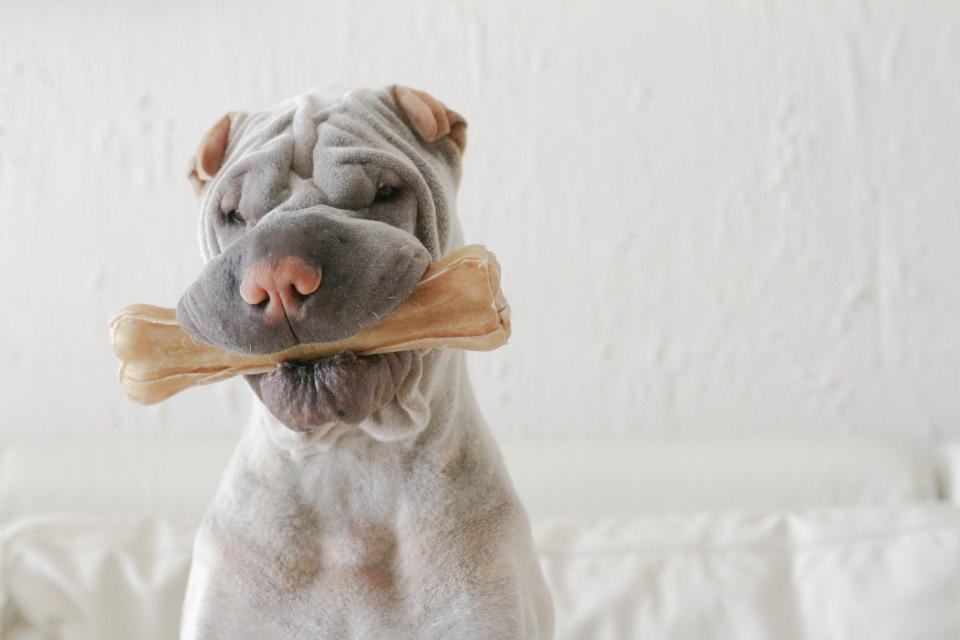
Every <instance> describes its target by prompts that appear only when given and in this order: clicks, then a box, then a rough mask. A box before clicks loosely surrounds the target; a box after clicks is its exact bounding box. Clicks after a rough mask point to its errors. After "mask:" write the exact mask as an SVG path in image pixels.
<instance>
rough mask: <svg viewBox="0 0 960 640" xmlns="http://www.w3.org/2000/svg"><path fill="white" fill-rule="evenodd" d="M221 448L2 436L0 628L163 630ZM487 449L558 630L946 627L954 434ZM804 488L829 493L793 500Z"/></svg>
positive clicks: (893, 635)
mask: <svg viewBox="0 0 960 640" xmlns="http://www.w3.org/2000/svg"><path fill="white" fill-rule="evenodd" d="M232 448H233V443H231V442H206V443H196V442H194V443H174V442H171V443H151V444H124V443H116V444H98V445H73V444H66V445H50V444H43V445H40V444H31V445H27V444H21V445H16V446H7V447H4V448H3V449H2V451H0V603H2V605H0V606H2V608H0V611H2V616H0V620H2V624H0V638H3V639H4V640H40V639H43V640H121V639H122V640H161V639H164V640H172V639H174V638H176V629H177V622H178V618H179V608H180V604H181V600H182V597H183V589H184V585H185V581H186V575H187V570H188V564H189V560H190V551H191V545H192V539H193V531H194V528H195V526H196V523H197V521H198V520H199V516H200V513H201V512H202V509H203V507H204V505H205V504H206V502H207V501H208V500H209V496H210V494H211V493H212V491H213V488H214V486H215V484H216V482H217V481H218V479H219V477H220V475H221V473H222V468H223V466H224V465H225V464H226V460H227V458H228V457H229V455H230V451H231V449H232ZM503 450H504V455H505V458H506V460H507V463H508V466H509V467H510V471H511V474H512V475H513V477H514V481H515V484H516V486H517V489H518V492H519V493H520V495H521V498H522V499H523V501H524V502H525V504H526V506H527V508H528V510H529V511H530V512H531V513H532V514H533V515H534V519H533V520H534V521H533V528H534V538H535V541H536V543H537V547H538V549H539V553H540V560H541V563H542V566H543V568H544V571H545V575H546V578H547V580H548V582H549V584H550V587H551V589H552V591H553V594H554V599H555V603H556V611H557V636H556V637H557V640H581V639H582V640H614V639H616V640H622V639H632V638H669V639H670V640H683V639H686V638H691V639H693V638H696V639H697V640H701V639H704V640H711V639H725V638H730V639H734V638H735V639H736V640H751V639H753V638H758V639H759V638H777V639H778V640H780V639H785V640H792V639H793V638H804V639H811V640H818V639H821V638H822V639H824V640H843V639H846V638H850V639H855V640H860V639H861V638H871V640H872V639H874V638H884V639H887V640H897V639H900V638H903V639H904V640H907V639H909V640H940V639H944V640H945V639H947V638H951V639H956V638H960V506H957V505H949V504H946V503H940V504H936V503H932V502H931V501H932V500H933V499H934V498H935V497H936V495H937V485H938V482H939V483H940V484H941V485H943V486H944V487H946V488H949V487H950V483H951V480H950V479H951V478H954V479H955V478H957V477H960V476H958V474H957V470H960V454H958V452H960V449H958V448H957V447H956V446H953V447H946V448H945V449H944V450H943V454H942V455H941V456H940V457H939V459H938V458H937V456H935V455H933V454H927V453H924V452H922V451H917V450H913V449H900V448H898V446H897V445H896V444H894V443H888V442H883V441H868V440H862V439H856V440H853V439H851V440H847V439H842V438H832V439H826V438H825V439H820V440H819V441H818V440H817V439H814V438H811V439H778V440H740V439H738V440H731V441H716V440H711V441H706V440H699V441H692V440H691V441H683V440H677V441H672V442H671V441H656V440H646V441H629V442H609V441H608V442H605V443H604V442H597V443H585V442H579V443H571V442H566V443H564V442H559V443H550V444H549V445H543V446H537V447H533V446H527V445H512V444H507V445H505V446H504V447H503ZM951 468H952V469H953V471H952V472H951V471H950V469H951ZM938 474H939V475H938ZM954 482H955V480H954ZM954 495H960V492H956V493H954ZM817 502H820V503H822V504H823V505H832V506H833V508H830V509H823V508H820V509H815V510H810V509H808V510H800V511H798V510H797V509H795V507H798V506H803V505H805V504H807V505H809V504H815V503H817ZM738 503H740V504H743V505H750V506H752V507H753V508H754V511H753V512H747V511H745V510H744V509H743V508H742V507H741V508H739V509H737V510H730V509H728V508H730V507H733V506H736V505H737V504H738ZM837 505H845V506H844V507H843V508H840V507H838V506H837ZM695 508H703V509H709V510H701V511H696V510H692V509H695ZM658 509H660V510H661V511H667V510H669V511H673V513H672V515H663V514H658V513H655V511H656V510H658ZM721 509H727V510H721ZM614 516H619V517H614Z"/></svg>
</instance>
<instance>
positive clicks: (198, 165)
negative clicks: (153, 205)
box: [187, 111, 244, 196]
mask: <svg viewBox="0 0 960 640" xmlns="http://www.w3.org/2000/svg"><path fill="white" fill-rule="evenodd" d="M243 116H244V114H243V113H241V112H240V111H231V112H230V113H228V114H227V115H225V116H223V117H222V118H220V119H219V120H218V121H217V123H216V124H215V125H213V126H212V127H210V130H209V131H207V133H206V135H204V136H203V139H202V140H201V141H200V146H199V147H197V152H196V153H194V154H193V157H192V158H190V164H189V166H188V167H187V179H188V180H189V181H190V184H192V185H193V190H194V191H195V192H196V194H197V195H198V196H199V195H200V194H201V193H203V188H204V187H205V186H207V183H208V182H209V181H210V180H212V179H213V176H215V175H217V171H219V170H220V167H221V166H222V165H223V158H224V156H225V155H226V151H227V142H229V140H230V127H231V126H233V124H234V123H235V122H237V121H238V120H239V119H240V118H242V117H243Z"/></svg>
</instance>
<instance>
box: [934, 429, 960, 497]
mask: <svg viewBox="0 0 960 640" xmlns="http://www.w3.org/2000/svg"><path fill="white" fill-rule="evenodd" d="M938 475H939V476H940V483H941V485H942V488H941V492H942V493H943V497H944V498H946V499H947V500H950V501H951V502H955V503H957V504H960V440H954V441H951V442H948V443H946V444H944V445H943V446H941V447H940V468H939V471H938Z"/></svg>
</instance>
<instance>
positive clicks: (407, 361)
mask: <svg viewBox="0 0 960 640" xmlns="http://www.w3.org/2000/svg"><path fill="white" fill-rule="evenodd" d="M420 357H421V352H419V351H398V352H396V353H385V354H380V355H373V356H361V355H357V354H356V353H353V352H352V351H346V352H343V353H338V354H336V355H333V356H328V357H325V358H319V359H316V360H286V361H284V362H280V363H278V364H277V366H276V368H275V369H274V370H273V371H269V372H267V373H259V374H255V375H248V376H246V378H247V382H249V384H250V386H251V387H252V388H253V390H254V392H255V393H256V394H257V395H258V396H259V397H260V399H261V400H262V401H263V403H264V405H266V407H267V408H268V409H269V410H270V412H271V413H272V414H273V415H274V416H275V417H276V418H277V419H278V420H279V421H280V422H282V423H283V424H284V425H286V426H287V427H289V428H290V429H293V430H294V431H313V430H315V429H319V428H322V427H325V426H329V425H331V424H333V423H341V424H346V425H355V424H359V423H360V422H363V420H365V419H366V418H367V417H368V416H370V415H371V414H373V413H374V412H376V411H378V410H379V409H381V408H383V407H384V406H385V405H387V404H388V403H389V402H391V401H392V400H393V399H394V397H395V396H396V395H397V392H398V390H399V389H400V387H401V386H402V385H403V382H404V380H406V378H407V376H408V375H409V374H410V372H411V370H412V369H413V368H414V367H415V365H419V362H418V359H419V358H420Z"/></svg>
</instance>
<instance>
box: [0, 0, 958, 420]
mask: <svg viewBox="0 0 960 640" xmlns="http://www.w3.org/2000/svg"><path fill="white" fill-rule="evenodd" d="M238 7H239V8H238ZM2 14H3V16H4V17H3V26H2V27H0V31H2V36H3V37H2V38H0V267H2V271H3V276H2V278H0V301H2V302H3V305H4V308H3V310H2V311H0V335H2V336H3V341H2V343H0V359H2V362H3V363H4V365H5V366H4V367H3V370H2V372H0V394H2V399H3V406H4V408H3V411H2V416H3V417H2V424H0V438H4V439H8V438H11V437H34V436H36V437H48V436H58V437H59V436H70V437H86V436H88V435H89V436H101V437H109V438H121V437H128V436H143V437H166V436H171V437H179V436H182V435H185V434H197V435H222V434H229V433H234V432H235V431H236V424H235V422H236V421H237V420H239V419H240V418H241V417H242V416H243V415H245V413H246V411H247V404H248V400H247V398H246V392H245V388H244V387H243V385H242V383H230V384H221V385H216V386H213V387H207V388H203V389H200V390H193V391H189V392H186V393H184V394H182V395H180V396H177V397H175V398H174V399H172V400H170V401H168V402H166V403H164V404H162V405H159V406H156V407H151V408H142V407H139V406H136V405H133V404H132V403H130V402H129V401H127V400H126V398H125V397H124V396H123V394H122V392H121V389H120V387H119V385H118V384H117V382H116V380H115V372H116V367H117V364H116V362H115V361H114V358H113V356H112V354H111V353H110V350H109V346H108V344H107V330H106V322H107V319H108V318H109V316H110V315H111V313H112V312H113V311H115V310H116V309H118V308H120V307H121V306H123V305H125V304H128V303H131V302H135V301H145V302H151V303H157V304H165V305H173V304H174V303H175V302H176V300H177V299H178V297H179V295H180V292H181V291H182V290H183V288H184V287H186V285H187V284H188V283H189V282H190V281H191V279H192V277H193V275H194V273H195V272H196V271H197V269H198V268H199V266H200V259H199V257H198V250H197V248H196V246H195V232H194V222H195V216H196V212H195V205H194V200H193V196H192V194H191V192H190V189H189V188H188V186H187V183H186V181H185V180H184V177H183V173H184V172H183V170H184V166H185V162H186V158H187V157H188V155H189V154H190V153H191V152H192V151H193V149H194V146H195V145H196V143H197V142H198V140H199V137H200V135H201V134H202V133H203V132H204V131H205V130H206V128H207V127H208V126H209V125H210V124H212V123H213V121H214V120H215V119H216V118H218V117H219V116H220V115H222V113H223V112H225V111H227V110H230V109H255V108H258V107H261V106H265V105H268V104H270V103H272V102H275V101H277V100H279V99H282V98H284V97H286V96H288V95H291V94H294V93H296V92H298V91H300V90H302V89H304V88H307V87H310V86H313V85H324V84H339V85H358V86H379V85H384V84H387V83H391V82H401V83H404V84H408V85H411V86H414V87H419V88H423V89H426V90H428V91H430V92H431V93H433V94H435V95H436V96H437V97H439V98H440V99H442V100H444V101H446V102H447V103H448V104H449V105H450V106H452V107H453V108H455V109H457V110H459V111H461V112H462V113H463V114H464V115H465V116H466V117H467V119H468V120H469V122H470V130H469V131H470V134H469V135H470V144H469V148H468V152H467V155H466V158H465V174H464V182H463V186H462V190H461V194H460V208H461V213H462V218H463V221H464V226H465V228H466V231H467V238H468V240H469V241H473V242H484V243H486V244H488V245H489V246H490V247H491V248H492V249H493V250H494V251H496V252H497V253H498V255H499V256H500V258H501V262H502V264H503V266H504V286H505V290H506V292H507V294H508V297H509V299H510V300H511V302H512V304H513V309H514V318H515V324H514V338H513V341H512V342H511V344H510V346H509V347H508V348H505V349H502V350H500V351H498V352H495V353H491V354H479V355H475V356H471V367H472V370H473V372H474V380H475V384H476V387H477V389H478V393H479V396H480V401H481V404H482V405H483V407H484V409H485V411H486V413H487V415H488V417H489V419H490V422H491V424H492V426H493V427H494V428H495V430H496V431H497V433H498V435H500V436H501V437H507V436H521V437H534V436H551V435H553V434H557V433H571V432H578V431H579V432H589V433H591V434H596V435H597V436H598V437H601V436H604V435H610V434H622V433H627V432H651V433H653V432H657V433H663V432H674V433H684V434H686V433H695V432H700V433H702V432H769V431H804V432H809V431H842V432H884V433H899V434H903V435H906V436H909V437H917V438H926V437H937V436H942V435H945V434H953V435H958V434H960V393H957V390H958V385H960V333H958V326H960V286H958V283H960V260H958V255H957V253H958V249H960V81H958V77H960V76H958V64H960V4H958V3H947V2H934V1H932V0H931V1H909V2H908V1H906V0H902V1H898V2H879V1H878V2H850V1H840V0H838V1H827V0H823V1H820V2H786V1H783V2H768V1H760V0H758V1H757V2H726V1H720V0H718V1H716V2H705V1H698V2H684V3H676V2H666V1H663V2H646V3H630V4H627V3H622V4H620V3H604V2H586V1H584V2H554V3H546V2H539V3H533V4H522V3H515V2H510V1H508V0H486V1H483V2H481V1H477V2H469V3H452V2H447V1H441V0H434V1H431V2H417V3H409V4H407V3H398V2H394V1H392V0H381V1H378V2H367V3H363V2H360V3H357V2H353V1H350V0H339V1H333V2H318V1H316V0H313V1H299V0H297V1H289V0H285V1H284V2H282V3H277V2H271V3H264V4H262V5H249V6H247V5H245V4H244V3H223V4H212V3H203V2H189V3H188V2H183V3H181V5H180V7H179V8H175V6H174V5H171V4H170V3H155V2H152V3H144V4H137V3H132V2H121V1H119V0H117V1H116V2H109V3H106V2H84V3H67V2H63V3H54V2H34V3H27V2H19V3H13V2H9V1H8V2H3V3H2Z"/></svg>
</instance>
